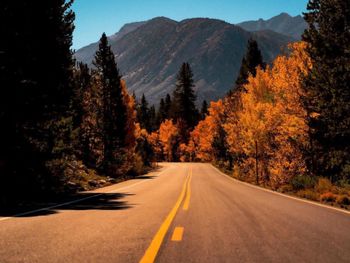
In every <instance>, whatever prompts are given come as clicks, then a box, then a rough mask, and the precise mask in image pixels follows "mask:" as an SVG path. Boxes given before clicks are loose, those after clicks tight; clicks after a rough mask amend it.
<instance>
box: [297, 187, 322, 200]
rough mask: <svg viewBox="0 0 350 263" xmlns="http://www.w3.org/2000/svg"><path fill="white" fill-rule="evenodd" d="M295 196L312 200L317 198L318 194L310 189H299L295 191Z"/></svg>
mask: <svg viewBox="0 0 350 263" xmlns="http://www.w3.org/2000/svg"><path fill="white" fill-rule="evenodd" d="M297 196H299V197H302V198H306V199H309V200H313V201H317V200H318V194H317V193H316V192H315V191H313V190H311V189H306V190H300V191H298V192H297Z"/></svg>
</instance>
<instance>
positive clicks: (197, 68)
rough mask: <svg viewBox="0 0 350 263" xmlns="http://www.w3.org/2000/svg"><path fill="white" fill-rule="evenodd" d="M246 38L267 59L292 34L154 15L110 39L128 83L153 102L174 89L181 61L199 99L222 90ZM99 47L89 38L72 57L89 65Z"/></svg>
mask: <svg viewBox="0 0 350 263" xmlns="http://www.w3.org/2000/svg"><path fill="white" fill-rule="evenodd" d="M124 32H127V33H126V34H124ZM249 38H255V39H256V40H257V41H258V43H259V46H260V47H261V50H262V54H263V56H264V59H265V60H266V61H267V62H271V61H272V60H273V59H274V58H275V57H276V56H277V55H278V54H279V53H281V50H283V48H284V47H285V46H286V45H287V43H289V42H292V41H294V40H295V39H294V38H292V37H289V36H286V35H282V34H279V33H276V32H273V31H271V30H263V31H258V32H248V31H246V30H244V29H243V28H241V27H239V26H237V25H233V24H230V23H227V22H225V21H223V20H219V19H211V18H192V19H185V20H182V21H179V22H177V21H175V20H172V19H169V18H166V17H155V18H153V19H151V20H148V21H144V22H137V23H131V24H129V25H126V30H125V28H124V29H123V31H122V30H120V31H119V32H118V33H116V34H115V35H112V36H110V37H109V41H110V45H111V47H112V50H113V52H114V53H115V56H116V59H117V62H118V66H119V67H120V71H121V73H122V74H123V78H124V79H125V80H126V82H127V85H128V87H129V89H130V90H131V91H134V92H135V93H136V95H137V96H138V97H140V96H141V95H142V94H145V95H146V96H147V98H148V100H149V101H150V102H151V103H155V104H156V103H158V102H159V100H160V98H162V97H164V96H165V95H166V94H167V93H171V92H172V90H173V89H174V87H175V82H176V74H177V71H178V69H179V68H180V66H181V64H182V63H183V62H185V61H187V62H189V63H190V65H191V67H192V69H193V72H194V79H195V85H196V87H195V90H196V93H197V96H198V103H201V101H202V100H204V99H206V100H217V99H219V98H221V97H222V96H224V95H225V94H226V93H227V91H228V90H229V89H231V88H232V86H233V83H234V80H235V78H236V77H237V74H238V71H239V67H240V64H241V60H242V57H243V55H244V53H245V50H246V44H247V41H248V39H249ZM97 47H98V44H97V43H93V44H91V45H90V46H87V47H84V48H83V49H80V50H78V51H77V52H76V54H75V56H76V59H77V60H78V61H83V62H85V63H88V64H90V65H91V61H92V59H93V55H94V53H95V51H96V49H97Z"/></svg>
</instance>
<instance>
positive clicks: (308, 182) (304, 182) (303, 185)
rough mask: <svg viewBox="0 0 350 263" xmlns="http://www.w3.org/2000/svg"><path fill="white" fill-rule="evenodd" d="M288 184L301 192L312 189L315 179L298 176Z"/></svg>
mask: <svg viewBox="0 0 350 263" xmlns="http://www.w3.org/2000/svg"><path fill="white" fill-rule="evenodd" d="M290 183H291V185H292V187H293V189H294V190H302V189H308V188H313V187H314V186H315V183H316V182H315V179H314V178H313V177H311V176H306V175H300V176H295V177H294V178H293V179H292V180H291V182H290Z"/></svg>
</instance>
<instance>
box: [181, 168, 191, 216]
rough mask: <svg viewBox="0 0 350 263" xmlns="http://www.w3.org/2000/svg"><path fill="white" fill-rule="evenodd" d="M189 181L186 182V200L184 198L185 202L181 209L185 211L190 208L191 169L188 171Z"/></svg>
mask: <svg viewBox="0 0 350 263" xmlns="http://www.w3.org/2000/svg"><path fill="white" fill-rule="evenodd" d="M188 176H189V179H188V182H187V192H186V198H185V202H184V205H183V207H182V209H183V210H185V211H187V210H188V208H189V206H190V200H191V180H192V167H191V169H190V171H189V175H188Z"/></svg>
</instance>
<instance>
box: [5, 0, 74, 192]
mask: <svg viewBox="0 0 350 263" xmlns="http://www.w3.org/2000/svg"><path fill="white" fill-rule="evenodd" d="M71 4H72V1H64V0H61V1H44V2H37V1H2V2H1V4H0V5H1V8H0V23H1V25H2V26H1V29H0V33H1V36H2V39H3V41H1V43H0V81H1V86H2V95H1V99H0V100H1V101H0V104H1V106H0V122H1V127H2V128H1V129H0V130H1V131H0V137H1V138H0V163H1V165H0V175H6V177H7V178H9V180H12V181H16V187H17V189H19V187H20V185H23V190H25V189H29V188H31V187H32V188H33V189H34V188H35V189H36V190H38V189H39V188H41V189H43V188H45V189H46V190H48V189H49V187H48V185H49V184H51V183H55V182H57V181H60V180H61V179H62V178H63V177H62V175H60V176H52V172H53V170H51V167H52V166H51V164H50V161H51V160H53V159H59V158H63V155H67V154H69V151H70V149H69V141H68V139H69V135H70V134H69V130H70V126H71V123H70V114H71V109H70V107H69V106H70V103H71V98H72V90H73V89H72V68H73V61H72V53H71V51H70V46H71V44H72V32H73V29H74V25H73V20H74V13H73V12H72V11H71V10H70V7H71ZM43 25H45V27H43ZM48 54H50V58H48ZM18 177H21V178H20V179H19V178H18ZM0 180H1V181H2V185H5V186H6V187H7V188H9V187H8V186H9V185H10V183H5V182H4V181H5V180H4V181H3V180H2V179H0ZM0 191H1V190H0ZM19 191H21V190H19ZM33 191H35V190H33ZM35 193H37V192H35Z"/></svg>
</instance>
